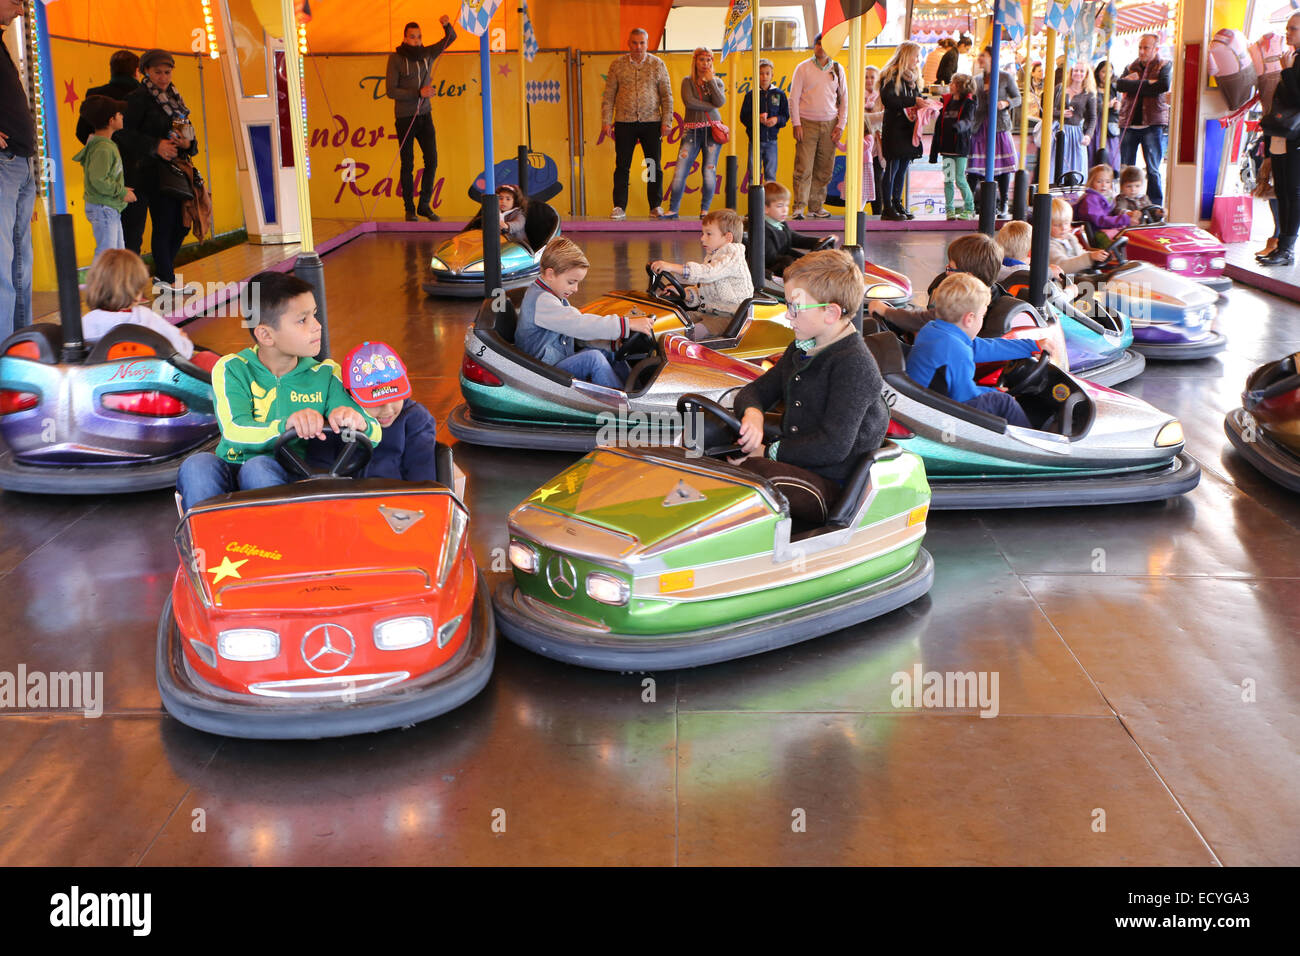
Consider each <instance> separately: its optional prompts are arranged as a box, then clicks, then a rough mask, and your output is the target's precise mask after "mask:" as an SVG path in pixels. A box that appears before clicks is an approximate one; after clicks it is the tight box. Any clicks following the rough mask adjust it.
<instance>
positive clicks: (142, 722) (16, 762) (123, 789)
mask: <svg viewBox="0 0 1300 956" xmlns="http://www.w3.org/2000/svg"><path fill="white" fill-rule="evenodd" d="M164 723H165V721H164V719H163V718H162V717H154V716H134V717H122V716H118V717H110V716H104V717H100V718H98V719H95V720H91V719H85V718H79V717H21V716H13V715H8V716H5V717H4V718H3V721H0V730H2V731H3V733H4V741H5V745H4V746H3V747H0V866H91V865H93V866H134V865H136V864H137V863H139V862H140V860H141V858H142V857H143V856H144V855H145V853H146V851H147V850H148V849H149V846H150V844H151V843H152V842H153V840H154V837H155V836H157V834H158V833H159V831H160V830H162V828H163V825H164V824H165V823H166V822H167V820H168V819H169V818H170V817H171V816H172V814H173V812H175V811H176V809H177V805H178V804H179V803H180V801H181V798H182V797H184V795H185V793H186V791H187V790H188V789H189V786H190V784H189V782H188V781H187V779H186V777H187V776H188V775H190V774H192V773H193V772H194V770H195V769H196V768H198V767H201V766H202V765H203V764H205V763H207V762H208V761H209V760H211V759H212V755H213V754H214V753H215V752H216V750H217V748H218V747H219V746H220V741H219V740H218V739H217V738H215V737H208V736H206V735H204V734H188V735H185V736H183V737H179V738H176V739H173V740H171V741H169V742H167V745H166V746H165V747H164V746H163V745H162V743H163V742H162V741H160V739H159V728H160V726H161V725H163V724H164ZM192 822H193V821H192V819H191V818H190V817H189V816H188V815H187V817H186V820H185V826H186V827H189V826H191V825H192Z"/></svg>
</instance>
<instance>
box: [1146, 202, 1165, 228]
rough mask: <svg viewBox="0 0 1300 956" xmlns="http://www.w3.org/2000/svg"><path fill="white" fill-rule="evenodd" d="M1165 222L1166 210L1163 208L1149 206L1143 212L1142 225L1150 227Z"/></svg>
mask: <svg viewBox="0 0 1300 956" xmlns="http://www.w3.org/2000/svg"><path fill="white" fill-rule="evenodd" d="M1164 221H1165V210H1164V207H1163V206H1147V207H1146V208H1145V209H1143V210H1142V225H1144V226H1150V225H1153V224H1154V223H1157V222H1164Z"/></svg>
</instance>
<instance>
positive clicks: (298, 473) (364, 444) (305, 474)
mask: <svg viewBox="0 0 1300 956" xmlns="http://www.w3.org/2000/svg"><path fill="white" fill-rule="evenodd" d="M297 438H298V430H297V429H296V428H286V429H285V430H284V434H282V435H281V436H280V438H279V439H278V440H277V441H276V443H275V449H274V450H273V452H272V454H274V455H275V460H276V461H278V462H279V463H280V464H282V465H284V468H285V470H286V471H288V472H289V475H290V476H291V477H293V478H294V479H295V480H298V479H301V478H351V477H352V476H353V475H356V474H359V473H360V472H361V471H362V470H363V469H364V468H365V467H366V465H368V464H370V456H371V455H373V454H374V452H375V446H374V445H373V444H372V443H371V441H370V439H369V438H368V437H366V435H365V434H364V433H363V432H359V431H356V430H352V429H344V430H343V432H342V438H343V447H342V448H340V449H339V453H338V455H336V456H335V458H334V464H332V465H330V467H329V470H328V471H317V470H316V469H315V468H313V467H312V466H311V465H309V464H307V462H306V461H304V460H303V459H302V458H301V457H299V455H298V453H297V452H295V451H294V450H293V448H292V447H290V444H289V443H290V442H293V441H296V440H297Z"/></svg>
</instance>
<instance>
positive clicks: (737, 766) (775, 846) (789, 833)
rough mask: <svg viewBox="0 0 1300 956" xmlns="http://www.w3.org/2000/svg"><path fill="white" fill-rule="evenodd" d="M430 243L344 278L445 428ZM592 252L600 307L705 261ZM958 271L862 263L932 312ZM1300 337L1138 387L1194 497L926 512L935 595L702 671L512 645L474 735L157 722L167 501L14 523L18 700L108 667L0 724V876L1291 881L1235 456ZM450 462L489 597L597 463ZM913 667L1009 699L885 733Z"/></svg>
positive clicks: (8, 622) (912, 263) (450, 317)
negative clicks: (1268, 877)
mask: <svg viewBox="0 0 1300 956" xmlns="http://www.w3.org/2000/svg"><path fill="white" fill-rule="evenodd" d="M872 239H873V240H874V239H875V237H872ZM435 241H436V237H427V238H413V237H405V238H404V237H402V236H393V235H387V236H383V235H381V236H370V237H366V238H363V239H360V240H357V241H355V242H353V243H351V244H349V245H347V246H345V247H344V248H342V249H340V250H338V251H336V252H334V253H332V254H331V255H330V256H329V257H327V259H326V273H327V282H328V288H329V314H330V320H331V326H332V334H333V342H334V352H335V355H342V354H343V353H344V352H345V351H346V349H347V348H349V347H350V346H351V345H352V344H354V343H356V342H357V341H359V340H361V339H363V338H372V339H375V338H378V339H383V340H385V341H387V342H389V343H390V344H392V345H393V346H394V347H396V348H397V349H398V351H399V352H400V353H401V354H402V355H403V356H404V357H405V358H406V360H407V362H408V363H409V364H410V366H411V368H412V372H413V374H414V376H415V383H414V384H415V390H416V396H417V397H418V398H419V399H420V400H421V401H423V402H424V403H425V404H426V405H427V406H428V407H429V408H430V409H431V410H432V411H433V412H434V413H435V414H436V416H437V417H438V419H439V421H440V422H445V420H446V415H447V412H448V411H449V410H450V409H451V407H452V406H453V405H454V404H455V403H456V402H457V401H458V400H459V395H458V385H457V378H456V376H457V371H458V368H459V365H460V359H461V345H462V339H463V336H464V332H465V329H466V327H467V325H468V323H469V322H470V321H471V318H472V314H473V311H474V306H473V305H472V304H467V303H456V302H451V303H447V302H438V301H434V300H430V299H426V298H425V297H424V295H423V294H422V293H421V291H420V280H421V275H422V270H423V265H424V263H425V262H427V260H428V257H429V255H430V254H431V252H432V249H433V245H434V243H435ZM582 241H583V243H584V245H585V246H586V248H587V250H588V253H589V255H590V258H591V259H592V261H593V264H594V265H593V268H592V271H591V274H590V276H589V277H588V280H587V283H586V285H585V286H584V288H583V290H582V291H581V292H580V293H579V297H578V298H579V300H581V299H582V298H583V297H593V296H595V295H596V294H597V293H598V292H599V291H600V290H602V289H605V288H609V287H613V286H627V285H629V284H636V285H640V283H641V282H642V281H643V280H642V279H641V277H642V276H643V274H644V273H643V271H642V267H643V264H644V263H645V262H646V261H648V260H650V259H653V258H658V257H661V256H662V257H668V258H673V257H680V256H681V255H683V254H686V253H690V254H694V253H695V252H696V251H697V248H698V247H697V246H695V245H694V243H692V242H688V241H687V237H685V236H681V237H668V238H666V239H665V240H664V241H663V242H656V241H645V240H631V241H628V240H626V239H622V238H617V239H616V238H612V237H601V236H583V237H582ZM944 241H945V236H944V235H943V234H941V233H940V234H924V233H920V234H917V233H914V234H910V235H900V236H897V237H895V236H890V237H889V241H888V243H887V244H886V243H885V242H883V241H879V242H873V244H872V246H871V248H870V250H869V251H870V254H871V256H872V257H873V258H875V259H877V260H879V261H881V262H882V263H883V264H886V265H889V266H892V267H894V268H900V269H902V270H904V271H905V272H906V273H907V274H908V275H910V276H911V277H912V279H913V282H914V284H915V285H916V286H918V287H919V288H924V287H925V285H926V284H927V283H928V281H929V279H930V277H931V276H932V275H933V274H934V273H935V272H936V271H938V269H939V268H940V267H941V265H942V262H943V258H942V256H943V253H942V250H943V245H944ZM232 278H233V277H232ZM1298 314H1300V313H1298V312H1297V308H1296V306H1295V305H1294V304H1293V303H1290V302H1284V301H1282V300H1280V299H1276V298H1271V297H1268V296H1264V295H1261V294H1257V293H1254V292H1252V291H1250V290H1248V289H1241V288H1238V289H1236V290H1234V291H1233V292H1232V293H1231V299H1230V304H1229V305H1227V306H1226V308H1225V310H1224V312H1223V314H1222V319H1221V327H1222V329H1223V330H1224V331H1225V332H1227V334H1228V335H1229V337H1230V339H1231V343H1232V344H1231V348H1230V350H1229V351H1228V352H1227V353H1226V354H1224V355H1223V356H1221V357H1219V358H1215V359H1209V360H1205V361H1200V362H1193V363H1184V364H1180V365H1168V366H1155V365H1153V366H1151V367H1149V369H1148V371H1146V372H1145V373H1144V374H1143V375H1142V377H1141V378H1139V379H1138V380H1136V381H1135V382H1132V383H1129V384H1128V385H1127V386H1125V388H1126V389H1127V390H1130V391H1132V392H1134V393H1135V394H1138V395H1141V396H1142V397H1143V398H1145V399H1147V400H1148V401H1150V402H1153V403H1154V404H1156V405H1158V406H1160V407H1161V408H1164V409H1166V410H1168V411H1171V412H1174V413H1176V414H1178V415H1179V416H1180V417H1181V418H1182V420H1183V422H1184V424H1185V427H1186V431H1187V436H1188V447H1189V449H1190V451H1191V452H1192V453H1193V454H1194V455H1195V456H1196V457H1197V458H1198V459H1199V460H1200V462H1201V465H1202V467H1203V468H1204V478H1203V480H1202V482H1201V485H1200V487H1199V488H1197V489H1196V490H1195V491H1194V492H1193V493H1192V494H1190V495H1189V496H1187V498H1185V499H1183V500H1180V501H1175V502H1171V503H1167V504H1155V505H1136V506H1126V507H1115V508H1110V509H1065V510H1060V511H1055V512H1037V511H1035V512H1021V513H1016V512H984V513H968V514H962V513H956V514H935V515H932V516H931V519H930V523H929V534H928V536H927V539H926V547H927V548H928V549H929V550H930V551H931V552H932V553H933V555H934V559H935V564H936V566H937V575H936V580H935V584H934V588H933V590H932V592H931V593H930V595H929V596H928V597H927V598H924V599H922V600H921V601H919V602H917V603H915V604H913V605H912V606H910V607H908V608H906V609H904V610H901V611H898V612H895V613H893V614H891V615H889V616H888V617H885V618H882V619H880V620H878V621H875V622H872V623H870V624H866V625H862V626H859V627H855V628H853V629H851V630H848V631H844V632H840V633H837V634H833V635H829V636H826V637H823V638H821V639H818V640H815V641H811V642H808V643H805V644H802V645H799V646H796V647H794V648H791V649H788V650H785V651H780V652H775V653H771V654H767V655H764V656H761V657H756V658H750V659H747V660H743V661H739V662H735V663H731V664H724V665H718V666H714V667H708V668H704V669H700V670H698V671H692V672H686V673H677V674H670V673H663V674H656V675H641V674H626V675H620V674H608V673H598V672H589V671H584V670H580V669H577V668H573V667H568V666H565V665H561V664H556V663H552V662H550V661H548V660H544V659H542V658H539V657H535V656H533V655H531V654H529V653H527V652H525V651H523V650H520V649H519V648H516V647H514V646H513V645H510V644H508V643H505V644H502V645H501V647H500V649H499V653H498V657H497V669H496V674H495V677H494V679H493V681H492V683H491V684H490V685H489V687H488V689H487V690H486V691H485V692H484V693H483V694H482V695H481V696H480V697H479V698H477V699H476V700H474V701H473V702H471V703H470V704H468V705H467V706H465V707H463V708H461V709H460V710H458V711H455V712H453V713H451V714H449V715H447V716H445V717H443V718H440V719H437V720H434V721H430V722H428V723H425V724H422V725H420V726H417V727H414V728H412V729H408V730H403V731H393V732H388V733H383V734H378V735H371V736H366V737H359V738H352V739H345V740H335V741H326V742H315V743H283V744H281V743H255V742H245V741H238V740H224V739H221V738H218V737H212V736H208V735H206V734H202V733H198V732H195V731H191V730H189V729H188V728H186V727H184V726H182V725H180V724H178V723H177V722H175V721H174V720H172V719H171V718H169V717H168V716H166V715H165V714H164V712H163V711H162V710H161V708H160V704H159V700H158V694H157V690H156V688H155V686H154V664H153V661H154V629H155V624H156V619H157V616H158V613H159V611H160V609H161V608H162V604H163V600H164V597H165V595H166V592H167V589H168V587H169V584H170V581H171V576H172V573H173V570H174V568H175V566H176V555H175V552H174V550H173V546H172V542H171V535H172V531H173V528H174V525H175V510H174V506H173V504H172V500H171V497H170V495H168V494H164V493H156V494H147V495H137V496H128V497H120V498H103V499H97V498H41V497H35V496H22V495H10V494H3V495H0V607H3V608H5V609H6V611H5V618H4V623H3V624H0V671H8V672H10V673H13V672H16V670H17V668H18V666H19V665H20V664H22V665H25V667H26V669H27V670H28V671H29V672H30V671H45V672H48V671H60V670H81V671H92V672H93V671H99V672H102V673H103V678H104V697H105V698H106V703H105V707H104V711H105V712H104V715H103V716H102V717H100V718H99V719H85V718H83V717H81V716H79V715H76V716H74V715H70V714H67V713H63V714H55V713H49V712H33V711H27V712H23V711H17V710H15V709H12V708H10V709H5V710H0V744H2V745H0V864H6V865H21V864H109V865H132V864H141V863H143V864H192V863H198V864H235V865H243V864H259V863H263V864H266V863H305V864H323V863H352V864H371V863H375V864H386V863H392V864H398V863H401V864H407V863H411V864H418V863H503V864H509V863H539V864H556V863H631V864H673V863H683V864H715V863H754V864H773V863H776V864H780V863H865V864H940V865H943V864H961V863H993V864H1067V863H1079V864H1219V863H1222V864H1225V865H1250V864H1292V865H1294V864H1296V863H1300V829H1297V827H1296V826H1295V823H1294V821H1295V819H1296V816H1297V813H1298V811H1300V796H1297V794H1300V760H1298V759H1297V752H1298V751H1300V689H1298V688H1300V684H1298V682H1297V681H1296V675H1297V674H1298V673H1300V587H1298V585H1300V548H1297V546H1296V545H1297V542H1300V503H1298V502H1297V501H1296V499H1295V497H1294V496H1292V495H1289V494H1288V493H1286V492H1284V491H1282V490H1280V489H1278V488H1276V487H1275V486H1273V485H1271V484H1269V483H1268V482H1267V481H1266V480H1264V479H1262V478H1260V477H1259V476H1257V475H1256V474H1255V473H1253V472H1252V471H1251V469H1250V468H1249V467H1248V466H1247V465H1245V464H1244V463H1242V462H1239V461H1237V460H1236V459H1235V458H1234V457H1233V455H1232V454H1231V453H1230V452H1229V451H1227V442H1226V439H1225V438H1224V436H1223V431H1222V420H1223V416H1224V413H1225V412H1226V411H1227V410H1228V409H1229V408H1231V407H1234V406H1235V405H1236V404H1237V402H1238V395H1239V393H1240V390H1241V386H1242V383H1243V382H1244V380H1245V378H1246V375H1247V374H1248V373H1249V372H1250V371H1251V370H1252V369H1253V368H1254V367H1256V366H1257V365H1259V364H1261V363H1262V362H1264V361H1266V360H1270V359H1273V358H1276V357H1277V356H1279V355H1282V354H1284V353H1287V352H1291V351H1295V350H1297V349H1298V348H1300V322H1298V321H1297V316H1298ZM190 332H191V334H193V335H194V336H195V338H196V339H197V340H198V341H200V342H202V343H203V344H205V345H208V346H211V347H214V348H219V349H223V350H231V349H235V348H239V347H242V345H243V344H244V342H245V341H246V340H245V335H246V333H244V332H243V330H241V329H240V328H238V327H237V326H236V324H235V322H234V320H225V321H224V323H218V322H208V323H199V324H196V325H192V326H191V327H190ZM444 437H445V438H447V439H448V440H449V436H446V435H445V432H444ZM457 456H458V462H459V463H460V465H461V466H462V468H464V470H465V471H466V472H467V473H468V474H469V477H470V492H469V504H470V506H471V508H472V510H473V523H472V528H473V536H474V537H473V541H474V547H475V551H476V554H477V555H478V557H479V560H480V562H481V563H482V564H483V565H484V567H485V568H490V567H492V565H493V562H494V559H496V566H497V567H498V568H499V567H500V566H501V563H500V559H499V552H497V551H495V550H494V549H499V548H500V547H501V546H502V545H503V543H504V541H505V528H504V522H503V519H504V516H505V514H506V512H507V511H508V510H509V509H510V508H511V507H513V506H514V505H515V504H517V503H518V502H519V501H520V500H521V499H522V498H524V497H525V496H526V495H527V494H528V493H530V492H531V491H532V490H533V489H534V488H536V487H537V486H538V485H539V484H541V483H542V482H543V481H544V480H545V479H547V478H549V477H550V476H551V475H553V474H554V473H555V472H556V471H558V470H559V469H560V468H561V467H563V466H564V465H565V464H566V463H567V462H569V461H571V460H572V456H567V455H561V454H536V453H520V452H513V451H505V450H500V449H491V448H473V447H468V446H458V448H457ZM493 577H495V575H493ZM914 668H919V669H920V671H922V672H930V671H935V672H940V673H944V672H965V671H976V672H984V673H986V674H988V675H990V676H991V675H993V674H996V675H997V679H998V696H997V716H996V717H991V718H985V717H981V716H980V715H979V710H978V709H975V708H968V709H965V710H944V709H935V708H912V709H906V708H903V709H900V708H896V707H894V706H893V705H892V702H891V694H892V692H893V690H894V686H895V684H894V682H893V681H892V680H891V678H892V677H893V675H895V674H898V673H900V672H901V673H905V674H908V675H911V674H912V672H913V669H914ZM648 676H652V677H653V680H654V685H653V689H654V694H653V697H654V699H653V700H645V699H644V698H645V697H647V696H650V695H649V694H648V693H647V691H646V690H645V687H646V686H647V685H646V684H645V681H646V679H647V677H648ZM494 821H495V822H496V824H497V826H496V828H495V829H494V826H493V824H494ZM502 823H504V832H501V826H502Z"/></svg>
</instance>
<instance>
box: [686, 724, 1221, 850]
mask: <svg viewBox="0 0 1300 956" xmlns="http://www.w3.org/2000/svg"><path fill="white" fill-rule="evenodd" d="M679 737H680V743H679V754H680V755H679V758H678V790H679V793H680V797H679V804H680V810H679V818H680V819H679V824H678V832H679V836H678V841H679V846H680V850H679V853H678V859H679V861H680V862H681V863H683V864H687V865H689V864H744V865H772V864H782V865H784V864H790V865H800V864H812V863H816V864H826V863H830V864H840V865H888V866H958V865H1030V866H1033V865H1042V866H1050V865H1058V864H1066V863H1069V864H1076V865H1077V864H1083V865H1148V866H1151V865H1183V866H1203V865H1206V864H1210V863H1212V862H1214V857H1213V856H1212V854H1211V853H1210V852H1209V851H1208V850H1207V849H1206V847H1205V846H1204V844H1203V842H1202V841H1201V840H1200V839H1199V838H1198V837H1197V835H1196V832H1195V830H1194V829H1193V828H1192V826H1191V825H1190V824H1189V823H1188V821H1187V818H1186V817H1185V816H1184V815H1183V814H1182V813H1181V812H1180V811H1179V809H1178V807H1177V805H1176V804H1175V803H1174V801H1173V800H1172V799H1170V796H1169V793H1168V791H1167V790H1166V789H1165V788H1164V787H1163V786H1162V785H1161V783H1160V780H1159V779H1158V778H1157V777H1156V775H1155V774H1154V773H1152V772H1151V769H1150V767H1149V766H1148V764H1147V762H1146V760H1145V759H1144V758H1143V756H1142V753H1141V752H1140V751H1139V750H1138V748H1137V747H1135V746H1134V745H1133V741H1132V740H1131V739H1130V738H1129V736H1128V734H1126V733H1125V732H1124V729H1123V728H1122V727H1121V726H1120V725H1119V722H1118V721H1117V720H1114V719H1113V718H1077V717H1009V718H1001V717H1000V718H998V719H995V720H983V719H981V718H979V717H940V716H933V715H926V716H920V717H883V716H875V715H872V716H866V717H862V716H856V715H844V714H758V715H739V714H684V715H683V716H682V719H681V722H680V729H679ZM976 755H978V756H976ZM1099 811H1100V813H1099ZM1103 814H1104V816H1103ZM1095 821H1104V825H1105V832H1097V831H1095V830H1094V822H1095ZM800 822H802V823H803V826H804V827H805V829H804V831H803V832H796V830H795V829H794V828H795V826H796V825H797V824H798V823H800Z"/></svg>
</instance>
